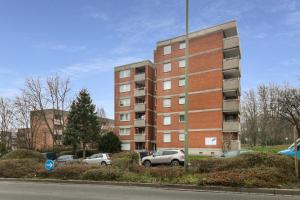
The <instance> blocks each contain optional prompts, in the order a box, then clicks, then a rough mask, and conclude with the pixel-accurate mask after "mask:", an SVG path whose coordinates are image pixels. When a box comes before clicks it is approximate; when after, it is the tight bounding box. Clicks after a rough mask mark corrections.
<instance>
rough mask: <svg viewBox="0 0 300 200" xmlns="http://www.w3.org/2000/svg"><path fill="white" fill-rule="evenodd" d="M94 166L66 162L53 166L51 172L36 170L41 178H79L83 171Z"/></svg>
mask: <svg viewBox="0 0 300 200" xmlns="http://www.w3.org/2000/svg"><path fill="white" fill-rule="evenodd" d="M93 168H96V166H92V165H82V164H68V165H63V166H58V167H55V168H54V169H53V170H52V171H51V173H49V172H48V171H47V170H45V169H42V170H39V171H38V176H39V177H43V178H58V179H81V177H82V174H83V173H84V172H85V171H88V170H90V169H93Z"/></svg>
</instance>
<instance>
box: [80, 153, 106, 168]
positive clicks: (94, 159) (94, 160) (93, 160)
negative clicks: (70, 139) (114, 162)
mask: <svg viewBox="0 0 300 200" xmlns="http://www.w3.org/2000/svg"><path fill="white" fill-rule="evenodd" d="M82 162H83V163H84V164H91V165H92V164H94V165H111V158H110V155H109V154H108V153H98V154H94V155H92V156H90V157H87V158H86V159H84V160H83V161H82Z"/></svg>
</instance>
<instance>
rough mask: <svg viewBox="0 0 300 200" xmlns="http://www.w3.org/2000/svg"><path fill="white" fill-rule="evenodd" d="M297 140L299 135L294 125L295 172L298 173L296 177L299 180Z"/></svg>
mask: <svg viewBox="0 0 300 200" xmlns="http://www.w3.org/2000/svg"><path fill="white" fill-rule="evenodd" d="M297 140H298V135H297V129H296V126H295V127H294V144H295V146H294V153H295V174H296V178H297V180H298V178H299V168H298V165H299V162H298V145H297Z"/></svg>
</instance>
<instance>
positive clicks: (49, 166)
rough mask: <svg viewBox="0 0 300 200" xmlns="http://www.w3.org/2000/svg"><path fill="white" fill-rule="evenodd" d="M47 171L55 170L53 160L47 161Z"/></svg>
mask: <svg viewBox="0 0 300 200" xmlns="http://www.w3.org/2000/svg"><path fill="white" fill-rule="evenodd" d="M44 167H45V169H46V170H48V171H51V170H52V169H53V168H54V162H53V160H47V161H46V162H45V165H44Z"/></svg>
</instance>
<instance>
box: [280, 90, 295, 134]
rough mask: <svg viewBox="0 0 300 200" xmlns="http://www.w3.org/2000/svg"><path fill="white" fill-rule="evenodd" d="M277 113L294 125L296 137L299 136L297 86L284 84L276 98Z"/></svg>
mask: <svg viewBox="0 0 300 200" xmlns="http://www.w3.org/2000/svg"><path fill="white" fill-rule="evenodd" d="M278 104H279V114H280V116H281V117H282V118H283V119H284V120H286V121H287V122H289V123H290V124H291V125H292V126H295V127H296V130H297V133H298V138H299V137H300V90H299V89H297V88H290V87H289V86H285V87H284V88H283V89H282V90H281V92H280V97H279V99H278Z"/></svg>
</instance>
